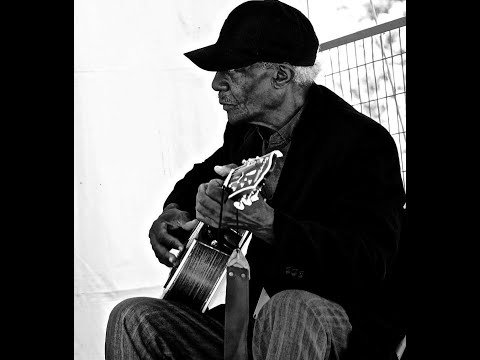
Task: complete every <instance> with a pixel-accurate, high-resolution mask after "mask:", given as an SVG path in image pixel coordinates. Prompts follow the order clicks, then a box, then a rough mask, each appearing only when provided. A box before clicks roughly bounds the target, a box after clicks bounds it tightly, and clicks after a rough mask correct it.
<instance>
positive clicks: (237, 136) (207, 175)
mask: <svg viewBox="0 0 480 360" xmlns="http://www.w3.org/2000/svg"><path fill="white" fill-rule="evenodd" d="M244 132H245V128H239V127H233V126H231V125H230V124H228V123H227V126H226V128H225V132H224V134H223V145H222V147H220V148H219V149H218V150H217V151H215V152H214V153H213V154H212V155H211V156H210V157H208V158H207V159H206V160H205V161H203V162H201V163H197V164H194V166H193V168H192V169H191V170H190V171H188V172H187V173H186V174H185V176H184V177H183V178H182V179H181V180H179V181H178V182H177V183H176V184H175V186H174V188H173V190H172V192H171V193H170V195H169V196H168V197H167V199H166V200H165V203H164V208H165V206H167V205H168V204H171V203H177V204H178V205H179V207H180V209H182V210H184V211H187V212H189V213H190V215H191V216H192V218H194V217H195V198H196V195H197V190H198V186H199V185H200V184H202V183H205V182H208V181H210V180H211V179H214V178H218V177H219V175H218V174H217V173H215V171H214V170H213V168H214V166H215V165H226V164H230V163H232V162H233V163H236V162H238V159H237V156H236V153H237V152H238V151H237V150H238V148H239V146H240V145H241V144H242V141H243V139H244Z"/></svg>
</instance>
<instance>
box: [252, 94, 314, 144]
mask: <svg viewBox="0 0 480 360" xmlns="http://www.w3.org/2000/svg"><path fill="white" fill-rule="evenodd" d="M304 108H305V104H303V106H302V107H301V108H300V109H298V111H297V112H296V113H295V115H294V116H293V117H292V118H291V119H290V120H289V121H288V122H287V123H286V124H285V125H283V126H282V127H281V128H280V129H279V130H278V131H276V132H274V133H273V134H272V135H270V138H269V139H268V142H267V144H268V145H267V147H268V148H273V147H277V148H278V147H281V146H283V145H285V144H287V143H289V142H290V140H291V138H292V133H293V129H294V128H295V126H296V125H297V123H298V121H299V120H300V117H301V115H302V112H303V109H304ZM257 132H258V134H259V135H260V137H261V138H262V140H263V142H264V143H265V141H267V140H266V139H265V136H264V135H262V133H261V131H260V127H259V126H257Z"/></svg>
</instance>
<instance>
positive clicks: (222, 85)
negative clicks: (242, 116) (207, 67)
mask: <svg viewBox="0 0 480 360" xmlns="http://www.w3.org/2000/svg"><path fill="white" fill-rule="evenodd" d="M212 88H213V90H215V91H227V90H228V89H229V86H228V81H227V79H226V78H225V72H224V71H217V72H216V73H215V77H214V78H213V81H212Z"/></svg>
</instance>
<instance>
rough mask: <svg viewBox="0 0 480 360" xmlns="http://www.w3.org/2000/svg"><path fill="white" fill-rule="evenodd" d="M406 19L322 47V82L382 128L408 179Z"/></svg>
mask: <svg viewBox="0 0 480 360" xmlns="http://www.w3.org/2000/svg"><path fill="white" fill-rule="evenodd" d="M406 56H407V52H406V17H403V18H400V19H396V20H393V21H390V22H387V23H384V24H380V25H377V26H373V27H371V28H369V29H365V30H362V31H358V32H356V33H353V34H349V35H347V36H343V37H340V38H338V39H335V40H331V41H327V42H325V43H322V44H320V53H319V59H320V64H321V71H320V74H319V76H318V77H317V83H320V84H322V85H324V86H326V87H328V88H329V89H331V90H332V91H334V92H335V93H336V94H338V95H340V96H341V97H342V98H343V99H344V100H345V101H347V102H348V103H350V104H351V105H352V106H353V107H354V108H355V109H357V110H358V111H360V112H361V113H364V114H366V115H368V116H370V117H371V118H372V119H374V120H376V121H377V122H379V123H380V124H382V125H383V126H384V127H385V128H386V129H387V130H388V131H389V132H390V134H391V135H392V137H393V139H394V140H395V143H396V144H397V149H398V155H399V158H400V166H401V174H402V180H403V186H404V188H405V189H406V181H407V162H406V154H407V144H406V136H407V131H406V118H407V117H406V93H407V88H406V76H405V74H406Z"/></svg>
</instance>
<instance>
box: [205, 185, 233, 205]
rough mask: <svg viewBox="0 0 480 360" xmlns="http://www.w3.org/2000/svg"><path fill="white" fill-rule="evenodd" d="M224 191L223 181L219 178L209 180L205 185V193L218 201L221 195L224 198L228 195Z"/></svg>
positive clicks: (220, 199)
mask: <svg viewBox="0 0 480 360" xmlns="http://www.w3.org/2000/svg"><path fill="white" fill-rule="evenodd" d="M224 192H225V189H224V188H223V181H222V180H220V179H213V180H210V181H209V182H208V184H207V186H206V187H205V195H207V196H208V197H209V198H211V199H213V200H215V201H216V202H218V203H220V202H221V201H222V197H223V198H224V199H225V198H226V197H227V196H228V194H226V193H224Z"/></svg>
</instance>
